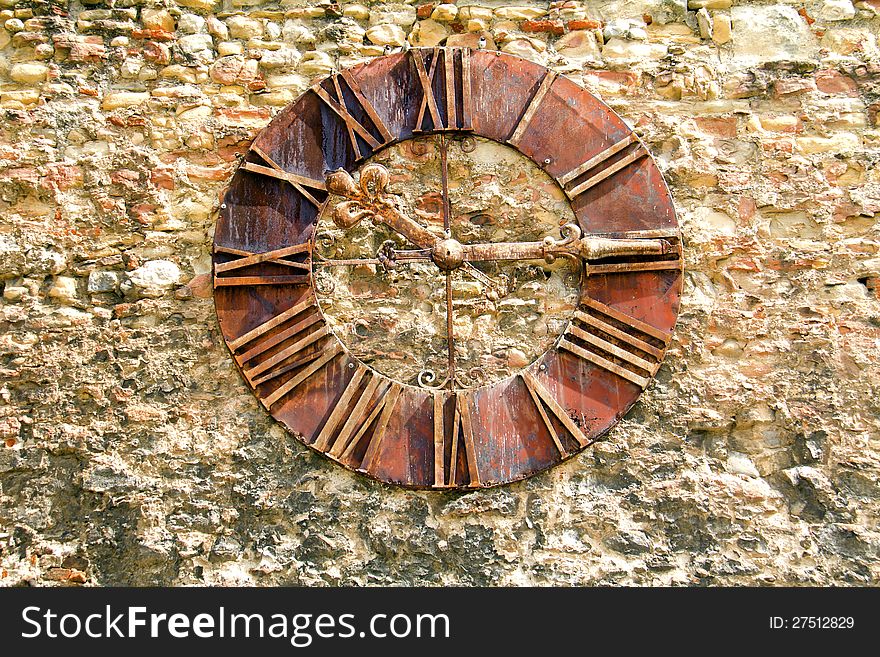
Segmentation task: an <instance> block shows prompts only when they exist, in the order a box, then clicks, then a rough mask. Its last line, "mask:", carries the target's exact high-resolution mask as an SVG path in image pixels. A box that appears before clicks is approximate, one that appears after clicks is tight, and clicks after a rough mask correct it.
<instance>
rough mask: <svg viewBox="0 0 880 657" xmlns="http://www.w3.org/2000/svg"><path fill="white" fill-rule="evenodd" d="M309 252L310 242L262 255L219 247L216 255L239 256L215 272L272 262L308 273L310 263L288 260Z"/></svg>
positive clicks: (220, 264) (217, 267)
mask: <svg viewBox="0 0 880 657" xmlns="http://www.w3.org/2000/svg"><path fill="white" fill-rule="evenodd" d="M308 250H309V244H308V242H306V243H303V244H294V245H293V246H285V247H284V248H281V249H275V250H274V251H264V252H262V253H254V252H251V251H243V250H241V249H232V248H229V247H226V246H218V247H216V248H215V249H214V253H227V254H229V255H233V256H237V257H238V259H237V260H231V261H230V262H221V263H219V264H217V265H214V272H215V273H221V272H224V271H232V270H234V269H241V268H242V267H249V266H251V265H257V264H259V263H261V262H271V263H273V264H276V265H284V266H285V267H291V268H293V269H303V270H305V271H308V270H309V264H308V263H305V262H296V261H293V260H287V259H286V258H287V257H288V256H292V255H296V254H298V253H304V252H306V251H308Z"/></svg>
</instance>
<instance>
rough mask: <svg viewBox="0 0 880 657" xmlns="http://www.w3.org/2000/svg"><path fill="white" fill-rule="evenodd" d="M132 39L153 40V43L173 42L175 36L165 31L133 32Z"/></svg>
mask: <svg viewBox="0 0 880 657" xmlns="http://www.w3.org/2000/svg"><path fill="white" fill-rule="evenodd" d="M131 38H132V39H152V40H153V41H173V40H174V35H173V34H172V33H171V32H166V31H165V30H132V31H131Z"/></svg>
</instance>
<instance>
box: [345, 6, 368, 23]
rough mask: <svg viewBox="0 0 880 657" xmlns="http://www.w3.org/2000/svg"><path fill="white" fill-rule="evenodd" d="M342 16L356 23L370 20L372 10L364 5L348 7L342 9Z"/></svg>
mask: <svg viewBox="0 0 880 657" xmlns="http://www.w3.org/2000/svg"><path fill="white" fill-rule="evenodd" d="M342 15H343V16H347V17H348V18H353V19H354V20H356V21H365V20H369V18H370V8H369V7H365V6H364V5H346V6H345V7H344V8H343V9H342Z"/></svg>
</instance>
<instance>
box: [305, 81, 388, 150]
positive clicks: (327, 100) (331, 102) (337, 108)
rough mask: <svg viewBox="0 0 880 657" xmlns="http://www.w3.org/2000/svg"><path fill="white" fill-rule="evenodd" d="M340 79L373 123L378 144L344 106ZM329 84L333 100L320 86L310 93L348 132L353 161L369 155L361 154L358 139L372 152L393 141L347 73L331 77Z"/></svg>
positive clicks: (377, 115) (356, 84)
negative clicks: (334, 96)
mask: <svg viewBox="0 0 880 657" xmlns="http://www.w3.org/2000/svg"><path fill="white" fill-rule="evenodd" d="M340 78H342V79H343V80H344V81H345V83H346V85H347V86H348V88H349V90H351V93H352V95H353V96H354V97H355V100H356V102H357V103H358V105H360V107H361V109H362V110H363V111H364V113H365V114H366V115H367V116H368V117H369V119H370V121H371V122H372V123H373V127H374V128H375V129H376V131H378V132H379V134H380V135H381V136H382V141H381V142H380V141H379V140H378V139H376V137H374V136H373V133H371V132H370V131H369V130H367V128H366V127H365V126H364V125H363V124H362V123H360V122H359V121H358V120H357V119H356V118H354V116H352V114H351V111H350V110H349V107H348V106H347V104H346V101H345V96H344V95H343V92H342V86H341V85H340V84H339V79H340ZM331 82H332V86H333V90H334V91H335V93H336V98H333V97H332V96H331V95H330V94H329V93H327V91H326V90H325V89H324V88H323V87H322V86H321V85H320V84H317V85H315V86H313V87H312V91H314V92H315V93H316V94H317V95H318V98H320V99H321V100H322V101H323V102H324V104H325V105H327V107H329V108H330V109H331V110H333V112H335V113H336V115H337V116H338V117H339V118H340V119H342V121H343V122H344V123H345V127H346V130H347V131H348V138H349V141H351V147H352V149H353V150H354V154H355V159H357V160H360V159H363V158H364V157H366V155H369V153H362V152H361V146H360V143H359V142H358V137H360V138H361V139H363V140H364V141H365V142H366V143H367V144H368V145H369V146H370V148H371V149H373V150H374V151H375V150H376V149H377V148H379V147H380V146H382V145H384V144H387V143H388V142H390V141H392V140H393V137H392V136H391V133H390V132H389V131H388V128H387V127H386V126H385V124H384V123H383V122H382V119H381V118H379V114H378V113H377V112H376V109H375V108H374V107H373V106H372V105H371V104H370V101H368V100H367V99H366V97H365V96H364V94H363V92H362V91H361V87H360V85H359V84H358V82H357V80H355V79H354V77H353V76H352V75H351V73H350V72H349V71H343V72H342V73H336V74H334V75H333V76H332V77H331Z"/></svg>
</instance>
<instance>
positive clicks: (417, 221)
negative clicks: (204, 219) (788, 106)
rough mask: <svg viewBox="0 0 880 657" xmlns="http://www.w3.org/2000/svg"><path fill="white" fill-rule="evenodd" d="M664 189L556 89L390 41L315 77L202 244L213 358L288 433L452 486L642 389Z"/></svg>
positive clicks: (375, 472)
mask: <svg viewBox="0 0 880 657" xmlns="http://www.w3.org/2000/svg"><path fill="white" fill-rule="evenodd" d="M681 262H682V260H681V242H680V239H679V232H678V228H677V223H676V217H675V212H674V209H673V204H672V201H671V198H670V195H669V192H668V190H667V188H666V185H665V184H664V181H663V179H662V177H661V174H660V172H659V171H658V169H657V167H656V165H655V163H654V162H653V160H652V159H651V157H650V155H649V153H648V152H647V150H646V148H645V146H644V145H643V144H642V142H641V141H640V140H639V138H638V137H637V136H636V135H635V134H634V133H633V132H632V131H631V130H630V129H629V128H628V127H627V126H626V124H625V123H624V122H623V121H622V120H621V119H620V118H619V117H618V116H617V115H615V114H614V113H613V112H612V111H611V110H610V109H609V108H608V107H606V106H605V105H603V104H602V103H601V102H600V101H598V100H597V99H596V98H595V97H593V96H592V95H591V94H589V93H588V92H586V91H584V90H583V89H581V88H580V87H578V86H577V85H576V84H575V83H573V82H571V81H570V80H568V79H566V78H564V77H562V76H559V75H557V74H555V73H553V72H551V71H548V70H547V69H545V68H543V67H541V66H539V65H537V64H534V63H531V62H528V61H525V60H522V59H519V58H517V57H513V56H510V55H506V54H501V53H498V52H489V51H482V50H480V51H473V50H468V49H457V48H433V49H412V50H409V51H407V52H403V53H399V54H393V55H388V56H385V57H380V58H378V59H375V60H372V61H370V62H368V63H365V64H361V65H358V66H355V67H354V68H351V69H348V70H344V71H341V72H339V73H334V74H333V75H331V76H329V77H327V78H325V79H324V80H322V81H320V82H318V83H316V84H314V85H313V86H312V87H310V88H309V89H308V91H307V92H306V93H304V94H303V95H302V96H301V97H300V98H299V99H298V100H296V101H295V102H294V103H293V104H292V105H290V106H289V107H287V108H286V109H285V110H283V111H282V112H281V113H280V114H278V116H277V117H276V118H275V119H274V120H273V121H272V122H271V123H270V124H269V126H268V127H267V128H266V129H265V130H263V132H262V133H260V135H259V136H258V137H257V139H256V140H255V141H254V143H253V145H252V147H251V149H250V151H249V152H248V153H247V154H246V155H245V156H244V158H243V160H242V163H241V166H240V168H239V169H238V171H237V172H236V174H235V176H234V177H233V179H232V181H231V184H230V187H229V189H228V191H227V192H226V195H225V198H224V201H223V204H222V206H221V210H220V215H219V218H218V221H217V226H216V233H215V238H214V298H215V302H216V307H217V314H218V318H219V324H220V328H221V330H222V333H223V337H224V339H225V340H226V343H227V345H228V347H229V350H230V352H231V354H232V357H233V358H234V359H235V362H236V364H237V366H238V368H239V369H240V370H241V373H242V375H243V376H244V378H245V380H246V381H247V383H248V385H249V386H250V387H251V388H252V389H253V391H254V394H255V395H256V396H257V398H258V399H259V400H260V402H261V403H262V405H263V406H264V407H265V408H266V409H267V410H268V412H269V413H271V414H272V416H273V417H275V418H276V419H277V420H278V421H279V422H281V423H282V424H283V425H284V426H285V427H286V428H287V429H288V430H289V431H290V432H291V433H292V434H293V435H294V436H295V437H296V438H297V439H299V440H300V441H302V442H303V443H305V444H306V445H308V446H309V447H311V448H313V449H315V450H317V451H319V452H322V453H323V454H325V455H326V456H328V457H329V458H331V459H333V460H335V461H337V462H339V463H340V464H342V465H344V466H346V467H348V468H351V469H354V470H356V471H358V472H362V473H365V474H367V475H369V476H371V477H375V478H376V479H379V480H381V481H384V482H388V483H393V484H398V485H404V486H410V487H418V488H436V489H449V488H467V487H480V486H491V485H496V484H501V483H505V482H510V481H515V480H518V479H522V478H525V477H528V476H530V475H533V474H535V473H537V472H540V471H542V470H544V469H546V468H548V467H550V466H552V465H554V464H556V463H559V462H560V461H562V460H564V459H566V458H568V457H569V456H571V455H573V454H575V453H577V452H579V451H580V450H582V449H584V448H586V447H587V446H589V445H590V444H591V443H592V442H593V441H595V440H596V439H597V438H599V437H601V436H603V435H604V434H605V433H606V432H607V431H608V430H609V429H610V428H611V427H612V426H613V425H614V424H615V422H617V421H618V420H619V419H620V418H621V417H622V416H623V414H624V413H626V411H627V410H628V409H629V408H630V406H632V404H633V403H634V402H635V401H636V399H637V398H638V396H639V395H640V394H641V392H642V390H643V389H644V388H645V387H646V386H647V385H648V384H649V383H650V381H651V380H652V378H653V376H654V375H655V374H656V372H657V369H658V367H659V364H660V362H661V360H662V358H663V355H664V352H665V349H666V347H667V345H668V344H669V340H670V337H671V332H672V330H673V326H674V324H675V320H676V316H677V313H678V308H679V297H680V293H681V284H682V264H681Z"/></svg>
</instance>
